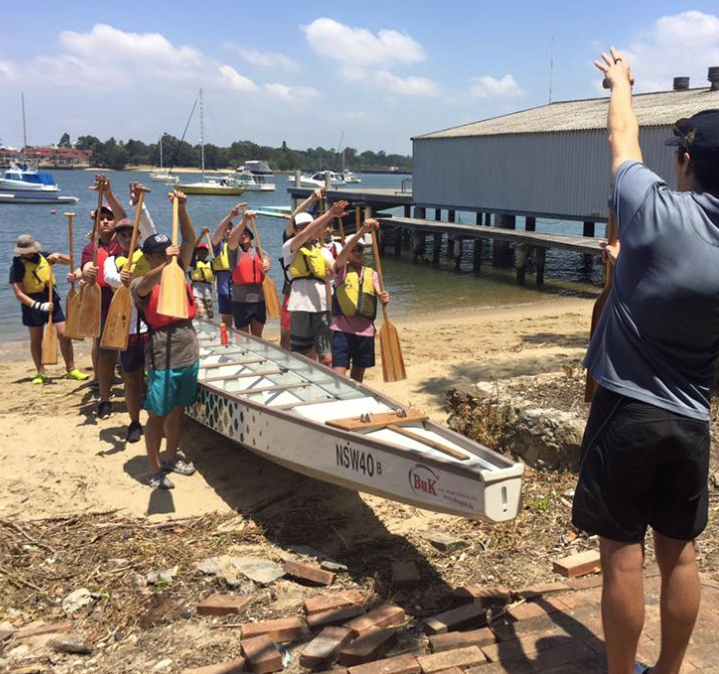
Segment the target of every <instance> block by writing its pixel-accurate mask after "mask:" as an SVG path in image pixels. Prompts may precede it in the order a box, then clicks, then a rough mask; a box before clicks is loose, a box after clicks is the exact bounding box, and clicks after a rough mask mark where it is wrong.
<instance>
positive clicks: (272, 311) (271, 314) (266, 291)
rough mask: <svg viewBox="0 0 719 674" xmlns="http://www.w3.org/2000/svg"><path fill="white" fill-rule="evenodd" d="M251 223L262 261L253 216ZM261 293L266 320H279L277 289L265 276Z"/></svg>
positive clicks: (255, 222) (260, 246) (262, 254)
mask: <svg viewBox="0 0 719 674" xmlns="http://www.w3.org/2000/svg"><path fill="white" fill-rule="evenodd" d="M250 222H251V223H252V231H253V232H254V235H255V241H257V252H258V254H259V256H260V259H261V260H263V259H264V253H263V252H262V242H261V241H260V234H259V232H258V231H257V221H256V220H255V216H254V215H253V216H252V217H251V218H250ZM262 293H263V295H264V296H265V307H266V308H267V317H268V318H279V317H280V316H281V315H282V306H281V305H280V299H279V297H278V296H277V288H276V287H275V282H274V281H273V280H272V279H271V278H270V277H269V276H268V275H267V274H265V280H264V281H263V282H262Z"/></svg>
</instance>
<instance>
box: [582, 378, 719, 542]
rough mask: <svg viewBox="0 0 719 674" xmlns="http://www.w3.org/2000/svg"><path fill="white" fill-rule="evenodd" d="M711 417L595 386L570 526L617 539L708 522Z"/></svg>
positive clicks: (692, 531)
mask: <svg viewBox="0 0 719 674" xmlns="http://www.w3.org/2000/svg"><path fill="white" fill-rule="evenodd" d="M709 445H710V441H709V424H708V423H707V422H705V421H699V420H697V419H690V418H689V417H685V416H682V415H680V414H676V413H675V412H670V411H668V410H664V409H661V408H659V407H655V406H654V405H650V404H648V403H644V402H640V401H638V400H635V399H633V398H627V397H625V396H622V395H619V394H617V393H612V392H611V391H607V390H606V389H603V388H599V389H597V393H596V395H595V396H594V401H593V403H592V409H591V412H590V414H589V420H588V422H587V427H586V429H585V431H584V440H583V441H582V450H581V456H580V466H579V483H578V484H577V490H576V494H575V496H574V506H573V508H572V523H573V524H574V526H576V527H578V528H579V529H583V530H584V531H586V532H588V533H590V534H597V535H599V536H602V537H604V538H608V539H610V540H613V541H619V542H622V543H639V542H641V541H643V540H644V537H645V535H646V531H647V527H651V528H652V529H654V530H655V531H658V532H659V533H660V534H663V535H664V536H667V537H668V538H674V539H677V540H682V541H685V540H686V541H689V540H692V539H694V538H696V537H697V536H698V535H699V534H700V533H701V532H702V531H703V530H704V528H705V527H706V524H707V515H708V501H709V494H708V488H707V480H708V477H709Z"/></svg>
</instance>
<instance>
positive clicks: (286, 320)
mask: <svg viewBox="0 0 719 674" xmlns="http://www.w3.org/2000/svg"><path fill="white" fill-rule="evenodd" d="M289 303H290V294H289V293H287V294H286V295H285V298H284V299H283V300H282V315H281V316H280V328H282V329H283V330H289V329H290V312H289V311H287V305H288V304H289Z"/></svg>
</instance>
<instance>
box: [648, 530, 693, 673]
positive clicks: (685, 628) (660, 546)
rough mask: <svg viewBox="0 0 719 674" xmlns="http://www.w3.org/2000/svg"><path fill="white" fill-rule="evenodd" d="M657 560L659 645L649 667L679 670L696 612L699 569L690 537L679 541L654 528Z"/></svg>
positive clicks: (657, 671)
mask: <svg viewBox="0 0 719 674" xmlns="http://www.w3.org/2000/svg"><path fill="white" fill-rule="evenodd" d="M654 546H655V552H656V556H657V563H658V564H659V569H660V570H661V572H662V598H661V618H662V649H661V652H660V654H659V660H658V662H657V664H656V666H655V667H654V669H653V670H652V671H653V672H654V673H656V674H679V670H680V668H681V666H682V660H683V659H684V653H685V652H686V650H687V645H688V644H689V637H691V634H692V630H693V629H694V623H695V622H696V619H697V614H698V613H699V572H698V571H697V560H696V551H695V548H694V541H679V540H676V539H673V538H667V537H666V536H662V535H661V534H660V533H658V532H656V531H655V532H654Z"/></svg>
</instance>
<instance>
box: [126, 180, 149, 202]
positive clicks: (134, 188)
mask: <svg viewBox="0 0 719 674" xmlns="http://www.w3.org/2000/svg"><path fill="white" fill-rule="evenodd" d="M150 191H151V190H149V189H148V188H147V187H145V186H144V185H143V184H142V183H139V182H136V181H134V182H131V183H130V203H131V204H132V205H133V206H135V205H137V200H138V199H139V198H140V192H150Z"/></svg>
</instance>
